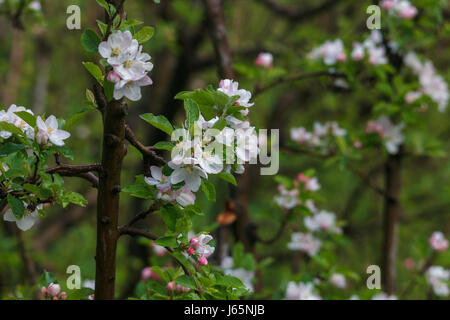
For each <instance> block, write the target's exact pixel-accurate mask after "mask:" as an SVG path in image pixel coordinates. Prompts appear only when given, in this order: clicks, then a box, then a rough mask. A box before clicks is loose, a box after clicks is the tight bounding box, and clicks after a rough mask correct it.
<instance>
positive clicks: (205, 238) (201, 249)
mask: <svg viewBox="0 0 450 320" xmlns="http://www.w3.org/2000/svg"><path fill="white" fill-rule="evenodd" d="M198 239H199V242H198V247H197V253H198V254H199V255H200V256H201V257H204V258H208V257H209V256H210V255H212V254H213V253H214V250H215V248H214V247H211V246H210V245H209V244H208V243H209V242H210V241H211V240H212V239H213V237H212V236H211V235H209V234H203V233H202V234H201V235H199V236H198Z"/></svg>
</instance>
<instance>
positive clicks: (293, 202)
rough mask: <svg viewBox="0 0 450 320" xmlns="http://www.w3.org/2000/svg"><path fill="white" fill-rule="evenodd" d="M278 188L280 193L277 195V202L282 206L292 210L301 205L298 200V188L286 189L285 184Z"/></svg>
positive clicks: (275, 198)
mask: <svg viewBox="0 0 450 320" xmlns="http://www.w3.org/2000/svg"><path fill="white" fill-rule="evenodd" d="M278 190H279V192H280V195H278V196H275V197H274V200H275V202H276V203H277V204H278V205H279V206H280V207H282V208H284V209H287V210H290V209H293V208H295V207H296V206H298V205H299V203H300V201H299V200H298V190H297V189H292V190H286V189H285V188H284V187H283V186H281V185H280V186H279V187H278Z"/></svg>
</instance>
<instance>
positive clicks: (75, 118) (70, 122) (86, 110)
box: [64, 107, 96, 130]
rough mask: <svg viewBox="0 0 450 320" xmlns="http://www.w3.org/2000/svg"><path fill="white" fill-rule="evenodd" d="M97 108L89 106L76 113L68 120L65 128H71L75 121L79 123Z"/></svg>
mask: <svg viewBox="0 0 450 320" xmlns="http://www.w3.org/2000/svg"><path fill="white" fill-rule="evenodd" d="M94 110H96V109H95V108H94V107H87V108H84V109H82V110H81V111H79V112H77V113H75V114H74V115H73V116H72V117H71V118H70V119H69V120H67V122H66V124H65V126H64V129H66V130H69V129H71V128H72V127H73V126H74V124H75V123H77V122H78V121H79V120H81V119H83V118H84V117H85V116H87V115H88V114H89V113H91V112H92V111H94Z"/></svg>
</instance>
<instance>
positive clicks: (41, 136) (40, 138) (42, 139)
mask: <svg viewBox="0 0 450 320" xmlns="http://www.w3.org/2000/svg"><path fill="white" fill-rule="evenodd" d="M47 141H48V135H47V134H46V133H45V132H43V131H41V130H39V131H38V133H37V134H36V142H37V143H38V144H47Z"/></svg>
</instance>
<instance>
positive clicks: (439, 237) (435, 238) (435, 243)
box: [429, 231, 448, 251]
mask: <svg viewBox="0 0 450 320" xmlns="http://www.w3.org/2000/svg"><path fill="white" fill-rule="evenodd" d="M429 242H430V245H431V247H432V248H433V249H434V250H436V251H445V250H447V248H448V240H447V239H445V236H444V234H443V233H442V232H440V231H435V232H433V234H432V235H431V237H430V240H429Z"/></svg>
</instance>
